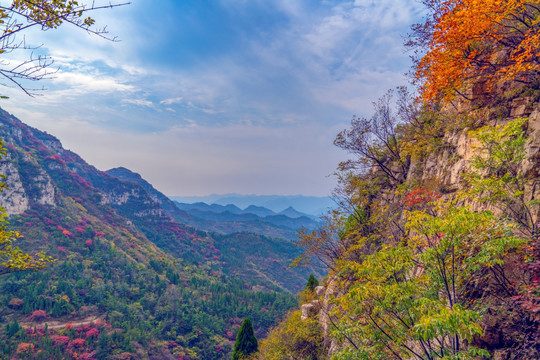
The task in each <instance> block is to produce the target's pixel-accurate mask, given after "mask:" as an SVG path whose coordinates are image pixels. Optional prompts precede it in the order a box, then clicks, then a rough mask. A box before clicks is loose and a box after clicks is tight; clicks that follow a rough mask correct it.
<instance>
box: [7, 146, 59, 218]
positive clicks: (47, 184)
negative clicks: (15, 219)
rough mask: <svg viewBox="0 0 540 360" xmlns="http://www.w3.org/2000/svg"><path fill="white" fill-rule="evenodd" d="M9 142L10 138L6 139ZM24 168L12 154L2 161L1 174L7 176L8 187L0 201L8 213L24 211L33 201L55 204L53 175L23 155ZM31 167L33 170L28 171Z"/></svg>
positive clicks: (15, 213) (40, 203)
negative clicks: (18, 164)
mask: <svg viewBox="0 0 540 360" xmlns="http://www.w3.org/2000/svg"><path fill="white" fill-rule="evenodd" d="M5 143H7V144H8V145H10V144H9V139H6V140H5ZM18 160H19V162H23V168H21V167H19V166H16V164H17V162H16V161H15V162H14V161H13V157H12V156H7V157H5V158H4V159H3V160H2V161H1V162H0V174H2V175H4V176H5V183H6V187H5V188H4V190H3V191H2V192H0V203H2V204H3V206H4V208H5V209H6V212H7V214H8V215H18V214H22V213H24V212H25V211H26V210H27V209H28V208H29V207H30V206H31V204H32V203H36V204H39V205H50V206H55V205H56V203H55V188H54V185H53V183H52V180H51V177H50V176H49V175H48V174H47V173H46V172H45V171H44V170H43V169H42V168H40V167H38V166H36V164H35V163H33V161H32V159H30V158H28V157H23V158H22V159H21V158H19V159H18ZM29 169H31V171H27V170H29Z"/></svg>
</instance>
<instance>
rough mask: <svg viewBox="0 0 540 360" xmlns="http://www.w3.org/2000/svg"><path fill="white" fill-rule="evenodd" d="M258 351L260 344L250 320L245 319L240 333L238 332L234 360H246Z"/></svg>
mask: <svg viewBox="0 0 540 360" xmlns="http://www.w3.org/2000/svg"><path fill="white" fill-rule="evenodd" d="M258 351H259V343H258V342H257V338H256V337H255V333H254V331H253V325H252V324H251V320H249V318H248V319H245V320H244V322H243V323H242V326H241V327H240V331H238V336H237V337H236V342H235V343H234V350H233V355H232V360H239V359H244V358H246V357H248V356H249V355H251V354H254V353H256V352H258Z"/></svg>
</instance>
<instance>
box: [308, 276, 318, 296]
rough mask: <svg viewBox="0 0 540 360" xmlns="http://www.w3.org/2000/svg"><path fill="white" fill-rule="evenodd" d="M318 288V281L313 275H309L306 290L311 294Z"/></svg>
mask: <svg viewBox="0 0 540 360" xmlns="http://www.w3.org/2000/svg"><path fill="white" fill-rule="evenodd" d="M317 286H319V280H317V278H316V277H315V276H313V274H311V275H309V279H308V282H307V285H306V290H309V291H311V292H313V291H315V288H316V287H317Z"/></svg>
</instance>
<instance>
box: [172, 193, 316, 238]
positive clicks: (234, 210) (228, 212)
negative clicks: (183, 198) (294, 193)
mask: <svg viewBox="0 0 540 360" xmlns="http://www.w3.org/2000/svg"><path fill="white" fill-rule="evenodd" d="M174 204H175V205H176V206H177V207H178V209H180V210H181V212H178V211H176V213H175V215H174V216H173V217H174V218H175V219H177V220H178V221H180V222H182V223H184V224H189V225H191V226H194V227H196V228H199V229H202V230H208V231H214V232H218V233H222V234H232V233H235V232H239V231H247V232H251V233H255V234H259V235H264V236H269V237H281V238H284V239H288V240H291V241H294V240H296V239H297V236H296V232H297V231H298V230H300V229H301V228H307V229H313V228H315V227H316V226H317V224H318V221H317V220H318V218H317V217H315V216H312V215H308V214H304V213H301V212H299V211H296V210H295V209H294V208H292V207H288V208H287V209H285V210H283V211H281V212H279V213H276V212H274V211H272V210H270V209H267V208H265V207H262V206H255V205H250V206H248V207H246V208H245V209H244V210H242V209H240V208H239V207H238V206H236V205H233V204H228V205H219V204H212V205H208V204H206V203H203V202H197V203H194V204H186V203H180V202H177V201H174ZM182 214H183V215H182ZM185 214H187V215H188V216H187V217H186V216H185Z"/></svg>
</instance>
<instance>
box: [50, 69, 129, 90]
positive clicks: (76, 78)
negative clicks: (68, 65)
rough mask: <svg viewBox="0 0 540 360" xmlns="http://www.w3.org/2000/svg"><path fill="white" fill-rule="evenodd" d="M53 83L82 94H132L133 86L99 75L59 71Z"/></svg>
mask: <svg viewBox="0 0 540 360" xmlns="http://www.w3.org/2000/svg"><path fill="white" fill-rule="evenodd" d="M52 81H53V82H55V83H64V84H66V85H68V86H69V87H71V88H75V89H78V90H82V91H83V92H100V93H110V92H116V91H119V92H132V91H134V90H135V87H134V86H133V85H129V84H123V83H121V82H120V81H119V80H118V79H115V78H112V77H108V76H103V75H101V74H97V73H96V74H83V73H77V72H66V71H59V72H58V73H56V74H55V76H54V78H53V79H52Z"/></svg>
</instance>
